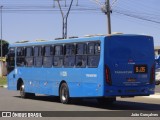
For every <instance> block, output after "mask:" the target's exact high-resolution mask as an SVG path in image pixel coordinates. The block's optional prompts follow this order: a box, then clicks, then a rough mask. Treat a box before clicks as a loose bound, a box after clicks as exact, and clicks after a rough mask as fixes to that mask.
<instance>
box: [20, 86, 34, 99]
mask: <svg viewBox="0 0 160 120" xmlns="http://www.w3.org/2000/svg"><path fill="white" fill-rule="evenodd" d="M24 88H25V86H24V83H22V84H21V86H20V96H21V98H32V97H35V94H34V93H27V92H25V89H24Z"/></svg>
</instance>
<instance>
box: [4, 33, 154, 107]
mask: <svg viewBox="0 0 160 120" xmlns="http://www.w3.org/2000/svg"><path fill="white" fill-rule="evenodd" d="M7 62H8V64H7V69H8V76H7V79H8V89H9V90H19V91H20V96H21V97H22V98H26V97H33V96H34V95H35V94H45V95H53V96H58V97H59V98H60V101H61V102H62V103H63V104H67V103H69V102H70V100H71V99H72V98H97V100H98V101H99V102H100V103H106V104H109V103H112V102H114V101H116V97H118V96H119V97H134V96H148V95H150V94H154V90H155V64H154V63H155V62H154V44H153V38H152V37H150V36H144V35H127V34H116V35H108V36H91V37H84V38H73V39H65V40H51V41H41V42H24V43H14V44H11V45H10V46H9V52H8V55H7Z"/></svg>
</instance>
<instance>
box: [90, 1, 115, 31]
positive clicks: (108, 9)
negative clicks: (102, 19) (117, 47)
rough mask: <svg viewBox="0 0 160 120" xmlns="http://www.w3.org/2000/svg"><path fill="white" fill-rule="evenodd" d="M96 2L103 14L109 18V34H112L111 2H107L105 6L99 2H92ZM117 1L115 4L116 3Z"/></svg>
mask: <svg viewBox="0 0 160 120" xmlns="http://www.w3.org/2000/svg"><path fill="white" fill-rule="evenodd" d="M90 1H93V2H95V3H96V4H97V5H99V6H100V7H101V10H102V12H103V13H104V14H105V15H106V16H107V24H108V25H107V27H108V34H111V6H110V0H105V4H102V3H101V2H100V1H99V0H90ZM116 1H117V0H115V1H114V2H113V4H114V3H115V2H116Z"/></svg>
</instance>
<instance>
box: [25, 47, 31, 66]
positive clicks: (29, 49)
mask: <svg viewBox="0 0 160 120" xmlns="http://www.w3.org/2000/svg"><path fill="white" fill-rule="evenodd" d="M25 61H26V66H27V67H31V66H33V48H32V47H27V48H26V58H25Z"/></svg>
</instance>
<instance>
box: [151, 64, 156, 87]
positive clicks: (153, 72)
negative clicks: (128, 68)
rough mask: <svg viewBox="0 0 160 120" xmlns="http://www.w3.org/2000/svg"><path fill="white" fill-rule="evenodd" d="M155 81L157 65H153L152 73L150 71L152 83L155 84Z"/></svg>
mask: <svg viewBox="0 0 160 120" xmlns="http://www.w3.org/2000/svg"><path fill="white" fill-rule="evenodd" d="M154 82H155V65H153V66H152V67H151V73H150V84H153V83H154Z"/></svg>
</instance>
